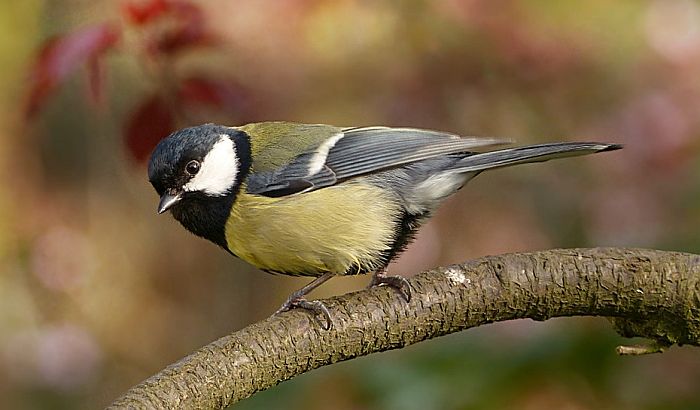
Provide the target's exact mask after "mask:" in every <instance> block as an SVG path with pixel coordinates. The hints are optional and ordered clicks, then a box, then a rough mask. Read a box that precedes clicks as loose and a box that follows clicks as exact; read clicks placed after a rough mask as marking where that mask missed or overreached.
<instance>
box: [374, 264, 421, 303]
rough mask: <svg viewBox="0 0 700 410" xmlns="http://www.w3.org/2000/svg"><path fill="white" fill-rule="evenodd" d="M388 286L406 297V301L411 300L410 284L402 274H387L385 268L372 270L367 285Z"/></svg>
mask: <svg viewBox="0 0 700 410" xmlns="http://www.w3.org/2000/svg"><path fill="white" fill-rule="evenodd" d="M382 285H386V286H390V287H392V288H394V289H396V291H397V292H399V293H400V294H401V296H403V298H404V299H406V302H410V301H411V284H410V283H408V280H406V278H404V277H403V276H396V275H387V274H386V270H385V269H382V270H379V271H376V272H374V274H373V275H372V281H371V282H370V283H369V287H370V288H372V287H374V286H382Z"/></svg>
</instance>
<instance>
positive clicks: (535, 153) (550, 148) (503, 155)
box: [453, 142, 622, 172]
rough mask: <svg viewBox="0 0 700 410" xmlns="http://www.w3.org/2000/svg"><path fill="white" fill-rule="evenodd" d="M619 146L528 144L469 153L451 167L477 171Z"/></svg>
mask: <svg viewBox="0 0 700 410" xmlns="http://www.w3.org/2000/svg"><path fill="white" fill-rule="evenodd" d="M620 148H622V145H619V144H603V143H596V142H557V143H551V144H540V145H529V146H526V147H518V148H510V149H503V150H498V151H491V152H484V153H481V154H474V155H470V156H468V157H465V158H464V159H462V160H461V161H459V162H458V163H457V164H456V166H455V167H454V168H453V169H455V170H457V171H459V172H479V171H484V170H487V169H493V168H501V167H507V166H511V165H517V164H526V163H529V162H542V161H549V160H550V159H555V158H566V157H575V156H578V155H588V154H594V153H596V152H604V151H614V150H616V149H620Z"/></svg>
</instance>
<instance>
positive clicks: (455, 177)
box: [148, 121, 621, 329]
mask: <svg viewBox="0 0 700 410" xmlns="http://www.w3.org/2000/svg"><path fill="white" fill-rule="evenodd" d="M510 142H511V141H510V140H507V139H501V138H481V137H461V136H458V135H456V134H452V133H448V132H440V131H433V130H427V129H417V128H401V127H385V126H368V127H336V126H331V125H324V124H301V123H293V122H284V121H272V122H259V123H251V124H247V125H242V126H223V125H217V124H203V125H198V126H193V127H188V128H184V129H181V130H178V131H175V132H173V133H172V134H170V135H168V136H167V137H165V138H164V139H162V140H161V141H160V142H159V143H158V144H157V146H156V147H155V149H154V150H153V152H152V154H151V157H150V160H149V163H148V178H149V181H150V183H151V184H152V185H153V188H154V189H155V191H156V192H157V194H158V195H159V196H160V201H159V203H158V209H157V211H158V213H159V214H162V213H164V212H166V211H170V213H171V214H172V216H173V217H174V218H175V219H176V220H177V221H178V222H179V223H180V224H181V225H182V226H183V227H184V228H185V229H187V230H188V231H190V232H191V233H193V234H195V235H197V236H199V237H202V238H205V239H207V240H209V241H211V242H213V243H214V244H216V245H218V246H220V247H221V248H223V249H224V250H225V251H227V252H229V253H231V254H233V255H234V256H237V257H238V258H240V259H243V260H244V261H246V262H248V263H249V264H251V265H253V266H255V267H257V268H259V269H261V270H263V271H266V272H270V273H279V274H285V275H291V276H307V277H314V279H313V280H312V281H311V282H310V283H308V284H307V285H306V286H304V287H302V288H301V289H299V290H297V291H295V292H294V293H292V294H291V295H290V296H289V298H287V300H286V301H285V302H284V303H283V304H282V306H281V307H280V309H279V310H278V311H277V312H278V313H279V312H283V311H286V310H290V309H293V308H301V309H305V310H308V311H310V312H312V313H313V314H315V315H317V316H319V317H320V316H322V317H323V318H324V319H325V322H323V321H322V325H323V327H324V328H326V329H330V327H331V326H332V317H331V314H330V312H329V310H328V309H327V307H326V306H325V305H324V304H323V303H322V302H320V301H310V300H307V298H306V295H307V294H308V293H309V292H311V291H312V290H313V289H315V288H317V287H318V286H320V285H321V284H323V283H324V282H326V281H327V280H329V279H330V278H332V277H334V276H336V275H356V274H372V278H371V281H370V286H379V285H388V286H391V287H393V288H395V289H396V290H397V292H398V293H400V294H401V295H402V296H403V298H404V299H406V300H407V301H409V300H410V298H411V287H410V285H409V283H408V281H407V280H406V279H405V278H403V277H401V276H392V275H389V274H388V272H387V265H388V264H389V262H391V261H392V260H393V259H394V258H396V256H397V255H399V254H400V253H401V252H402V251H403V250H404V249H405V248H406V246H407V245H408V244H409V243H410V242H411V241H412V239H413V238H414V236H415V233H416V230H417V229H418V228H419V227H420V225H421V224H422V223H423V222H425V221H426V220H427V219H428V218H430V216H431V215H432V214H433V213H434V211H435V210H436V209H437V208H438V206H439V205H440V203H441V202H443V201H444V200H445V199H446V198H447V197H449V196H450V195H452V194H454V193H455V192H457V191H458V190H459V189H460V188H461V187H463V186H464V185H465V184H466V183H467V182H469V181H470V180H471V179H472V178H474V177H475V176H477V175H478V174H480V173H481V172H483V171H486V170H490V169H496V168H502V167H509V166H513V165H519V164H525V163H531V162H541V161H547V160H550V159H554V158H563V157H571V156H578V155H586V154H592V153H597V152H605V151H612V150H616V149H619V148H621V145H618V144H610V143H598V142H556V143H545V144H537V145H528V146H520V147H515V148H500V149H494V147H496V146H499V145H503V144H508V143H510Z"/></svg>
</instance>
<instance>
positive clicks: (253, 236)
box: [226, 183, 400, 276]
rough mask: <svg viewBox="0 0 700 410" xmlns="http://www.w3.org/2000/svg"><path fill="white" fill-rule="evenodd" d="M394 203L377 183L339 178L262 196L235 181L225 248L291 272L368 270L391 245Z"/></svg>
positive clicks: (260, 264) (263, 266)
mask: <svg viewBox="0 0 700 410" xmlns="http://www.w3.org/2000/svg"><path fill="white" fill-rule="evenodd" d="M399 217H400V206H399V205H398V203H397V202H396V201H395V200H394V199H392V198H389V197H387V195H386V194H385V193H384V192H383V191H382V190H381V189H379V188H377V187H374V186H371V185H362V184H359V183H344V184H340V185H336V186H332V187H328V188H324V189H320V190H318V191H312V192H308V193H303V194H297V195H291V196H288V197H282V198H268V197H263V196H257V195H250V194H247V193H245V186H243V187H241V194H239V196H238V198H237V200H236V203H235V204H234V206H233V209H232V211H231V217H230V218H229V220H228V221H227V223H226V241H227V243H228V247H229V249H230V250H231V251H232V252H234V253H235V254H236V255H238V256H239V257H240V258H241V259H243V260H245V261H247V262H249V263H251V264H252V265H255V266H256V267H258V268H261V269H266V270H272V271H278V272H284V273H288V274H295V275H311V276H318V275H321V274H323V273H326V272H337V273H338V274H344V273H350V274H352V273H355V272H348V270H349V269H350V268H351V267H353V268H359V269H360V270H362V271H371V270H374V269H376V268H378V267H379V266H377V264H378V263H379V261H380V260H381V256H382V252H384V251H386V250H388V249H390V248H391V245H392V243H393V240H394V234H395V232H394V226H395V221H396V220H397V218H399Z"/></svg>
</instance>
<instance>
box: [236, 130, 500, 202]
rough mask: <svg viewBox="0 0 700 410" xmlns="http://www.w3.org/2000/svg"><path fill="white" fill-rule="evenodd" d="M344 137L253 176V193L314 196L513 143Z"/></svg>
mask: <svg viewBox="0 0 700 410" xmlns="http://www.w3.org/2000/svg"><path fill="white" fill-rule="evenodd" d="M342 133H343V134H342V136H341V137H339V138H338V137H337V136H334V137H331V138H335V140H334V141H333V143H332V144H331V145H330V148H329V147H325V149H326V151H325V152H324V151H323V149H322V148H321V146H319V148H318V150H316V151H312V152H308V153H304V154H301V155H299V156H298V157H296V158H295V159H294V160H293V161H292V162H290V163H289V164H288V165H286V166H284V167H281V168H279V169H277V170H275V171H272V172H267V173H263V174H254V175H251V176H250V177H249V180H248V191H249V192H250V193H254V194H259V195H265V196H273V197H277V196H284V195H289V194H292V193H297V192H305V191H311V190H314V189H318V188H322V187H326V186H330V185H333V184H335V183H337V182H338V181H342V180H346V179H349V178H352V177H356V176H360V175H365V174H369V173H373V172H378V171H381V170H385V169H389V168H393V167H397V166H401V165H404V164H408V163H411V162H417V161H422V160H426V159H429V158H435V157H439V156H443V155H448V154H453V153H459V152H470V151H472V150H473V149H475V148H478V147H485V146H491V145H496V144H504V143H507V142H509V141H507V140H502V139H495V138H474V137H466V138H461V137H459V136H457V135H454V134H448V133H443V132H438V131H429V130H420V129H414V128H388V127H360V128H345V129H342ZM329 140H330V139H329Z"/></svg>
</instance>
